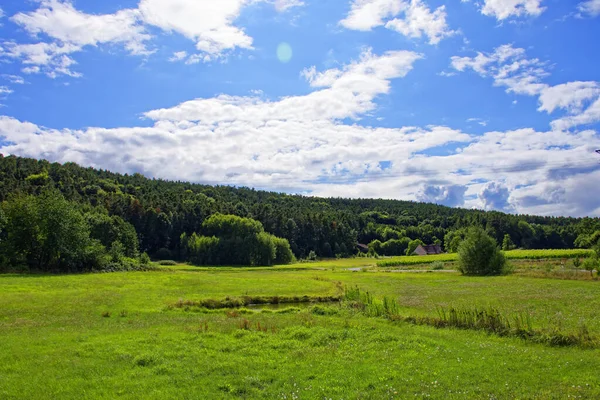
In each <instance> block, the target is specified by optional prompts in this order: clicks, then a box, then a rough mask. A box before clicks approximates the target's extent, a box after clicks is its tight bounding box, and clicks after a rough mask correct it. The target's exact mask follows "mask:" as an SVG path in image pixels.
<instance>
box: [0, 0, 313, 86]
mask: <svg viewBox="0 0 600 400" xmlns="http://www.w3.org/2000/svg"><path fill="white" fill-rule="evenodd" d="M261 2H264V3H270V4H272V5H273V7H275V9H276V10H278V11H280V12H284V11H287V10H289V9H291V8H293V7H299V6H301V5H303V2H302V1H299V0H220V1H218V2H217V1H213V0H141V1H140V3H139V5H138V8H135V9H134V8H131V9H122V10H119V11H116V12H115V13H113V14H102V15H96V14H88V13H85V12H82V11H80V10H77V9H76V8H75V6H74V5H73V3H72V2H71V1H70V0H40V1H39V7H38V8H37V9H36V10H34V11H31V12H21V13H18V14H16V15H14V16H13V17H11V20H12V21H13V22H15V23H16V24H18V25H20V26H22V27H23V29H25V30H26V31H27V32H28V33H29V34H30V35H31V36H32V37H34V38H37V39H39V40H41V41H40V42H39V43H33V44H25V43H15V42H8V43H4V45H5V46H7V47H8V49H7V50H4V51H3V50H2V49H1V48H0V58H3V59H5V60H6V59H7V58H8V59H12V60H20V61H22V63H23V64H27V65H26V66H24V67H23V69H22V70H23V71H24V73H39V72H44V73H46V74H47V75H48V76H50V77H56V76H59V75H68V76H72V77H79V76H81V74H80V73H78V72H73V71H71V70H70V69H69V68H68V67H69V65H73V64H74V63H75V60H73V59H72V58H71V56H70V54H71V53H76V52H79V51H82V50H83V49H84V48H85V47H86V46H100V45H113V46H115V45H120V46H123V47H124V48H125V49H126V50H127V51H128V52H129V53H131V54H133V55H142V56H148V55H150V54H152V53H153V51H152V50H151V49H149V47H148V46H149V43H150V41H151V39H152V36H151V35H150V34H149V33H148V31H147V26H148V25H152V26H155V27H158V28H160V29H162V30H163V31H165V32H177V33H179V34H182V35H183V36H185V37H187V38H188V39H190V40H193V41H194V42H195V44H196V49H197V50H198V51H199V54H193V55H190V56H189V57H188V58H187V60H186V63H188V64H194V63H197V62H201V61H202V62H209V61H213V60H216V59H219V58H223V57H224V56H225V55H226V54H228V53H229V52H231V51H233V50H235V49H238V48H243V49H252V38H251V37H250V36H248V35H247V34H246V33H245V32H244V30H243V29H242V28H240V27H238V26H236V25H235V24H234V23H235V20H236V18H237V17H238V16H239V15H240V13H241V11H242V9H243V8H244V7H247V6H250V5H252V4H256V3H261ZM175 57H176V56H175ZM171 61H176V60H174V59H173V58H171Z"/></svg>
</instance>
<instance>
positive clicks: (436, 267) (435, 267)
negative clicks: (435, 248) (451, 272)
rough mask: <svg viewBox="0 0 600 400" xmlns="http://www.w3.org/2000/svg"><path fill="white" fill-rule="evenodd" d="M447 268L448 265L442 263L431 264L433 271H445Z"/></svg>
mask: <svg viewBox="0 0 600 400" xmlns="http://www.w3.org/2000/svg"><path fill="white" fill-rule="evenodd" d="M445 266H446V264H444V263H443V262H442V261H435V262H432V263H431V269H432V270H434V271H439V270H441V269H444V267H445Z"/></svg>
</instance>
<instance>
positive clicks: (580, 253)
mask: <svg viewBox="0 0 600 400" xmlns="http://www.w3.org/2000/svg"><path fill="white" fill-rule="evenodd" d="M591 254H592V250H586V249H568V250H510V251H505V252H504V255H505V256H506V258H507V259H509V260H526V259H529V260H540V259H553V258H565V259H567V258H576V257H588V256H590V255H591ZM457 260H458V254H456V253H446V254H435V255H430V256H401V257H392V258H389V259H384V260H380V261H378V262H377V263H376V264H377V266H378V267H397V266H402V265H412V264H428V263H432V262H435V261H442V262H453V261H457Z"/></svg>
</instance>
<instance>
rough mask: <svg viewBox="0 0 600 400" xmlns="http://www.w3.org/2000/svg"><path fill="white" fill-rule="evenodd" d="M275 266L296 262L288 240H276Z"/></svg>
mask: <svg viewBox="0 0 600 400" xmlns="http://www.w3.org/2000/svg"><path fill="white" fill-rule="evenodd" d="M274 242H275V264H290V263H292V262H294V259H295V257H294V253H292V248H291V247H290V242H288V241H287V239H282V238H275V240H274Z"/></svg>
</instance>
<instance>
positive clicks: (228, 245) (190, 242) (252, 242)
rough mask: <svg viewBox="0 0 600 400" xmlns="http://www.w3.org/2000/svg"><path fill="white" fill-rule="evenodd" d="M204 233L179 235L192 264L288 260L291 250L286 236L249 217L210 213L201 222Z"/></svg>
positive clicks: (284, 261)
mask: <svg viewBox="0 0 600 400" xmlns="http://www.w3.org/2000/svg"><path fill="white" fill-rule="evenodd" d="M202 231H203V233H204V235H201V234H200V235H199V234H197V233H192V234H191V235H187V234H186V233H184V234H182V235H181V246H182V248H183V250H184V254H185V257H186V258H187V260H189V261H190V262H191V263H192V264H194V265H273V264H289V263H291V262H293V261H294V254H293V253H292V249H291V247H290V244H289V242H288V241H287V240H286V239H282V238H278V237H276V236H273V235H271V234H269V233H267V232H265V231H264V228H263V226H262V224H261V223H260V222H258V221H255V220H253V219H250V218H242V217H238V216H235V215H223V214H214V215H212V216H210V217H209V218H208V219H206V220H205V221H204V223H203V224H202Z"/></svg>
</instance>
